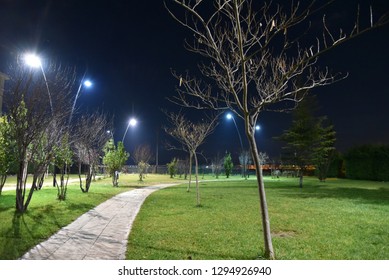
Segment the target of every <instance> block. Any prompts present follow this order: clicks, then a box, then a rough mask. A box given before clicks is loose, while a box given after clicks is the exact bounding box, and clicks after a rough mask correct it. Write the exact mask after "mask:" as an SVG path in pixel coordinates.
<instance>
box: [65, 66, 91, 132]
mask: <svg viewBox="0 0 389 280" xmlns="http://www.w3.org/2000/svg"><path fill="white" fill-rule="evenodd" d="M85 75H86V71H85V73H84V76H82V79H81V82H80V85H79V86H78V90H77V93H76V97H75V98H74V102H73V106H72V111H71V113H70V117H69V125H70V123H71V121H72V117H73V112H74V109H75V108H76V102H77V99H78V96H79V95H80V92H81V89H82V86H84V87H87V88H89V87H91V86H92V82H91V81H89V80H85Z"/></svg>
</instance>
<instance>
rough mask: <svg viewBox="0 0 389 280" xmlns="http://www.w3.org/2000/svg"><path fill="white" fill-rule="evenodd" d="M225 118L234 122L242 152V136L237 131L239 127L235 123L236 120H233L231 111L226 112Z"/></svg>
mask: <svg viewBox="0 0 389 280" xmlns="http://www.w3.org/2000/svg"><path fill="white" fill-rule="evenodd" d="M227 119H229V120H230V119H232V120H233V122H234V124H235V128H236V132H237V133H238V136H239V141H240V147H241V148H242V152H243V142H242V137H241V136H240V132H239V129H238V126H237V125H236V122H235V118H234V116H233V115H232V114H231V113H228V114H227Z"/></svg>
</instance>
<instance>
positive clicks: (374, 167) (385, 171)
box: [344, 145, 389, 181]
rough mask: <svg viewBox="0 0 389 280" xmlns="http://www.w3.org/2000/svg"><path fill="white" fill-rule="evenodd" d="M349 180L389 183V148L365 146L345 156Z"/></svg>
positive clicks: (384, 146)
mask: <svg viewBox="0 0 389 280" xmlns="http://www.w3.org/2000/svg"><path fill="white" fill-rule="evenodd" d="M344 160H345V167H346V177H347V178H349V179H359V180H374V181H389V146H388V145H364V146H359V147H355V148H352V149H351V150H349V151H348V152H347V153H346V154H345V155H344Z"/></svg>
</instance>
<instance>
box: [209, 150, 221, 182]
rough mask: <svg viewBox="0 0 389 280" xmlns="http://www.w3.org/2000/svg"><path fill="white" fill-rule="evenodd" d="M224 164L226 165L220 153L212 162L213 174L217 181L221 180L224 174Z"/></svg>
mask: <svg viewBox="0 0 389 280" xmlns="http://www.w3.org/2000/svg"><path fill="white" fill-rule="evenodd" d="M223 164H224V157H222V156H221V155H220V153H219V152H218V153H217V154H216V156H214V157H213V158H212V162H211V167H212V173H213V174H214V175H215V177H216V179H219V175H220V173H221V172H222V168H223Z"/></svg>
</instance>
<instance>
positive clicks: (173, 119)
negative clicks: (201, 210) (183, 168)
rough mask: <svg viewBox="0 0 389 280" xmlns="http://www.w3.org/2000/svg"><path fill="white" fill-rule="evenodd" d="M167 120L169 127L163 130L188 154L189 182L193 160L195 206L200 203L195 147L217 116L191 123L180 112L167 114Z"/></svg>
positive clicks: (205, 135) (203, 138)
mask: <svg viewBox="0 0 389 280" xmlns="http://www.w3.org/2000/svg"><path fill="white" fill-rule="evenodd" d="M168 120H169V122H170V123H171V127H170V128H166V129H165V131H166V132H167V133H168V134H169V135H170V136H172V137H173V138H175V139H176V140H177V141H178V142H179V143H180V144H181V145H182V146H183V148H182V149H183V150H185V151H187V152H188V153H189V156H190V160H189V165H190V167H189V184H188V189H187V190H188V191H189V187H190V181H191V173H192V168H191V165H192V162H191V158H192V157H193V158H194V161H195V177H196V201H197V206H200V205H201V200H200V189H199V179H198V175H199V164H198V159H197V153H198V151H197V149H198V147H199V146H200V145H202V144H203V143H204V141H205V139H206V137H207V136H208V135H210V134H211V133H212V132H213V130H214V129H215V127H216V125H217V116H214V117H209V118H208V119H203V120H201V121H200V122H199V123H193V122H191V121H189V120H187V119H186V118H185V117H184V116H183V115H182V114H175V113H170V114H168Z"/></svg>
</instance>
